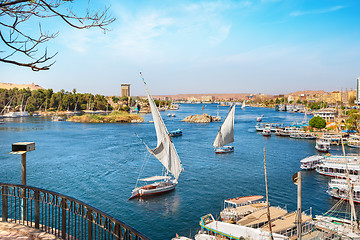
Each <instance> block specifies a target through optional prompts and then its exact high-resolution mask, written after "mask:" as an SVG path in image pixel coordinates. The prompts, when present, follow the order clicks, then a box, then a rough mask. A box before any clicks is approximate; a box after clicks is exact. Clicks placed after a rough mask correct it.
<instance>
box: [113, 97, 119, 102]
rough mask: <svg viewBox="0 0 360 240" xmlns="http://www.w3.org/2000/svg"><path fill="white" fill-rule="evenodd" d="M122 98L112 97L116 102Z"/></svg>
mask: <svg viewBox="0 0 360 240" xmlns="http://www.w3.org/2000/svg"><path fill="white" fill-rule="evenodd" d="M119 100H120V99H119V98H117V97H115V96H114V97H112V101H113V102H114V103H117V102H118V101H119Z"/></svg>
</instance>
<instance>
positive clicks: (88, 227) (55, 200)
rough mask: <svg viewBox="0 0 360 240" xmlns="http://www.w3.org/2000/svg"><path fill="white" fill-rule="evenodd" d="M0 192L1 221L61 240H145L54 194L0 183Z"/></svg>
mask: <svg viewBox="0 0 360 240" xmlns="http://www.w3.org/2000/svg"><path fill="white" fill-rule="evenodd" d="M0 193H1V198H0V205H1V209H2V211H1V213H2V215H1V216H2V221H3V222H13V223H18V224H22V225H26V226H29V227H34V228H38V229H40V230H42V231H44V232H47V233H50V234H53V235H55V236H57V237H60V238H62V239H89V240H91V239H126V240H128V239H129V240H147V239H149V238H148V237H146V236H145V235H143V234H141V233H140V232H138V231H136V230H135V229H133V228H132V227H130V226H128V225H127V224H125V223H123V222H121V221H119V220H117V219H115V218H113V217H111V216H109V215H107V214H105V213H103V212H102V211H100V210H98V209H96V208H94V207H91V206H89V205H87V204H85V203H83V202H81V201H79V200H76V199H74V198H71V197H68V196H64V195H61V194H59V193H56V192H52V191H47V190H44V189H40V188H35V187H30V186H23V185H17V184H7V183H0Z"/></svg>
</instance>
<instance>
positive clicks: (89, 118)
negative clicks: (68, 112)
mask: <svg viewBox="0 0 360 240" xmlns="http://www.w3.org/2000/svg"><path fill="white" fill-rule="evenodd" d="M66 121H69V122H79V123H133V122H144V119H143V118H142V117H140V116H139V115H136V114H129V113H127V112H119V111H114V112H112V113H110V114H109V115H98V114H84V115H81V116H72V117H70V118H69V119H67V120H66Z"/></svg>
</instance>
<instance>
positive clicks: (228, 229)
mask: <svg viewBox="0 0 360 240" xmlns="http://www.w3.org/2000/svg"><path fill="white" fill-rule="evenodd" d="M265 215H266V214H265ZM200 226H201V228H202V231H201V232H200V233H199V234H203V236H198V235H197V236H198V237H197V236H195V239H197V240H205V239H211V238H208V236H209V235H215V236H220V237H221V239H237V240H240V239H269V238H270V233H269V232H267V231H263V230H261V229H255V228H251V227H246V226H240V225H236V224H231V223H226V222H221V221H216V220H215V219H214V217H213V216H212V215H211V214H208V215H205V216H203V217H201V218H200ZM272 238H273V239H274V240H280V239H289V238H288V237H286V236H282V235H280V234H277V233H274V234H272ZM213 239H216V237H215V238H213Z"/></svg>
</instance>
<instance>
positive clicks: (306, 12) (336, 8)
mask: <svg viewBox="0 0 360 240" xmlns="http://www.w3.org/2000/svg"><path fill="white" fill-rule="evenodd" d="M342 8H345V6H335V7H331V8H324V9H317V10H310V11H295V12H292V13H290V16H292V17H298V16H302V15H310V14H322V13H329V12H335V11H337V10H340V9H342Z"/></svg>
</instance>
